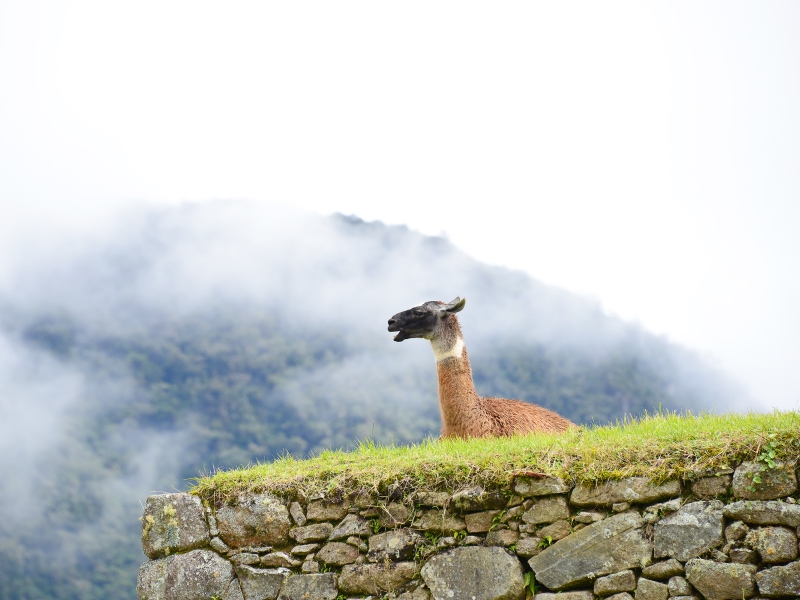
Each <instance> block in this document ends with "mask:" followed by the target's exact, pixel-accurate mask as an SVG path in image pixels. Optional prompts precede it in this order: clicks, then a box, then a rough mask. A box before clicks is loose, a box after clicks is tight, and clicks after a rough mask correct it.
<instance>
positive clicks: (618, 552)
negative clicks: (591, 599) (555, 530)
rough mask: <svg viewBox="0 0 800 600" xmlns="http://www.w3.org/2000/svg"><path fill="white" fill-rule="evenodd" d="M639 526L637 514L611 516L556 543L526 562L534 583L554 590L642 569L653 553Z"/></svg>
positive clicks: (627, 513)
mask: <svg viewBox="0 0 800 600" xmlns="http://www.w3.org/2000/svg"><path fill="white" fill-rule="evenodd" d="M642 525H643V521H642V517H641V516H640V515H639V514H638V513H636V512H626V513H621V514H618V515H614V516H613V517H609V518H608V519H604V520H603V521H599V522H597V523H593V524H591V525H588V526H587V527H585V528H584V529H581V530H580V531H578V532H576V533H573V534H572V535H570V536H569V537H566V538H564V539H563V540H560V541H558V542H556V543H555V544H553V545H552V546H550V547H548V548H546V549H545V550H543V551H542V552H541V553H540V554H538V555H536V556H534V557H533V558H531V559H530V560H529V561H528V563H529V564H530V566H531V569H533V572H534V573H535V575H536V579H537V581H540V582H541V583H542V584H543V585H545V586H547V587H548V588H549V589H551V590H555V591H558V590H562V589H564V588H568V587H572V586H575V585H578V584H581V583H587V582H589V581H592V580H594V579H595V578H596V577H600V576H603V575H608V574H610V573H616V572H617V571H622V570H624V569H631V568H638V567H642V566H644V565H647V564H649V563H650V561H651V560H652V554H653V546H652V543H651V542H650V541H649V540H647V538H646V537H645V535H644V532H643V531H642Z"/></svg>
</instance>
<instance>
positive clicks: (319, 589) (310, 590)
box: [278, 573, 339, 600]
mask: <svg viewBox="0 0 800 600" xmlns="http://www.w3.org/2000/svg"><path fill="white" fill-rule="evenodd" d="M338 594H339V592H338V590H337V588H336V575H334V574H333V573H320V574H316V575H291V576H289V577H287V578H286V579H284V581H283V586H282V587H281V591H280V594H278V600H310V599H312V598H313V600H336V596H337V595H338Z"/></svg>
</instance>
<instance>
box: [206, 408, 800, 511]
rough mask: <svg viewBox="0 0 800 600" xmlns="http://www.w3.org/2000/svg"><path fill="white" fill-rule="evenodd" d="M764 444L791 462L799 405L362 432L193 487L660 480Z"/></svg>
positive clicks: (339, 488)
mask: <svg viewBox="0 0 800 600" xmlns="http://www.w3.org/2000/svg"><path fill="white" fill-rule="evenodd" d="M764 448H768V449H769V450H770V453H771V454H770V455H771V456H772V457H773V459H774V460H777V461H783V462H788V463H796V462H797V460H798V455H800V413H798V412H777V411H776V412H773V413H768V414H726V415H711V414H704V415H692V414H685V415H678V414H670V413H666V414H664V413H661V414H656V415H647V416H645V417H643V418H641V419H630V420H626V421H624V422H621V423H617V424H616V425H613V426H605V427H590V428H584V429H580V430H576V431H571V432H568V433H565V434H561V435H530V436H516V437H510V438H486V439H472V440H450V439H447V440H432V439H427V440H425V441H423V442H421V443H419V444H415V445H411V446H377V445H376V444H375V443H374V442H372V441H371V440H365V441H363V442H361V443H360V444H359V446H358V448H356V449H355V450H353V451H352V452H344V451H334V450H326V451H324V452H321V453H320V454H319V455H317V456H314V457H312V458H308V459H302V460H300V459H296V458H293V457H292V456H289V455H286V456H282V457H281V458H279V459H277V460H275V461H274V462H271V463H266V464H256V465H251V466H248V467H243V468H238V469H231V470H227V471H220V472H217V473H215V474H213V475H211V476H208V477H200V478H197V479H196V480H194V488H193V490H192V493H194V494H196V495H198V496H200V497H202V498H204V499H207V500H209V501H217V502H219V501H223V502H224V501H225V500H228V499H231V498H233V497H235V496H237V495H238V494H240V493H242V492H251V493H260V492H271V493H275V494H278V495H294V494H296V493H303V494H313V493H317V492H325V493H327V494H331V493H343V494H347V493H350V492H355V491H370V492H376V493H378V494H383V493H386V490H387V489H388V487H389V486H390V485H392V484H396V483H399V484H401V485H402V486H403V489H404V490H406V491H412V490H417V489H424V490H431V491H435V490H442V491H453V490H457V489H461V488H464V487H466V486H469V485H476V484H478V485H483V486H486V487H497V486H505V485H507V484H508V483H509V482H510V481H511V479H513V477H514V476H515V475H519V474H524V473H532V474H546V475H553V476H558V477H563V478H565V479H567V480H571V481H598V480H609V479H621V478H623V477H631V476H647V477H651V478H653V479H654V480H656V481H663V480H666V479H671V478H675V477H693V476H696V475H699V474H707V473H714V472H717V471H719V470H722V469H726V468H730V467H731V466H735V465H736V464H738V463H739V462H741V461H743V460H757V459H758V458H759V456H763V452H762V451H763V449H764Z"/></svg>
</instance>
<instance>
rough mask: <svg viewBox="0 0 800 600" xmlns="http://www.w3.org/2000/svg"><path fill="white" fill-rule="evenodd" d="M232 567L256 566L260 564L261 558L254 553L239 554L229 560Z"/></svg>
mask: <svg viewBox="0 0 800 600" xmlns="http://www.w3.org/2000/svg"><path fill="white" fill-rule="evenodd" d="M230 560H231V563H232V564H234V565H257V564H258V563H259V562H261V557H260V556H259V555H258V554H256V553H255V552H239V553H237V554H234V555H233V556H231V558H230Z"/></svg>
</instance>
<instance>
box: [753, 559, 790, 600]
mask: <svg viewBox="0 0 800 600" xmlns="http://www.w3.org/2000/svg"><path fill="white" fill-rule="evenodd" d="M756 583H757V584H758V591H759V592H760V593H761V594H763V595H764V596H770V597H777V598H798V597H800V562H793V563H791V564H788V565H786V566H783V567H771V568H769V569H764V570H763V571H761V572H760V573H758V574H756Z"/></svg>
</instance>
